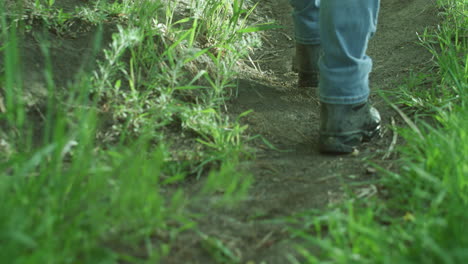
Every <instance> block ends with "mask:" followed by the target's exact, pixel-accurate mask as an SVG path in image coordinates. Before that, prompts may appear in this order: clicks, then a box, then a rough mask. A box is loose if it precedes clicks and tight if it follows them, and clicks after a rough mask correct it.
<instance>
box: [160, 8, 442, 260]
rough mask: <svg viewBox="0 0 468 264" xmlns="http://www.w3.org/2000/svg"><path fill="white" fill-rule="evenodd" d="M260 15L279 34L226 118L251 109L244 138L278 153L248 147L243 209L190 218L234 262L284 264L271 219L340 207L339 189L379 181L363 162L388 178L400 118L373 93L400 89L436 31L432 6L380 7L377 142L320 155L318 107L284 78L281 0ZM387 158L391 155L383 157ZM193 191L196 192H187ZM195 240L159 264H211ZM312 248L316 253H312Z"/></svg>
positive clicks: (289, 50)
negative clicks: (252, 152) (251, 154)
mask: <svg viewBox="0 0 468 264" xmlns="http://www.w3.org/2000/svg"><path fill="white" fill-rule="evenodd" d="M258 9H259V11H258V12H260V13H261V14H262V15H264V16H268V17H269V18H271V19H274V20H276V21H277V22H278V23H279V24H281V25H282V26H284V28H283V29H282V30H277V31H270V32H267V33H266V34H265V36H264V38H263V39H264V46H263V48H262V49H261V50H258V51H257V52H256V53H255V55H254V56H253V57H252V61H251V64H250V65H251V66H252V69H250V70H246V71H245V72H244V73H243V74H242V76H243V77H242V78H241V79H239V80H238V89H239V91H238V97H237V98H235V99H234V100H233V101H232V102H231V104H230V106H229V109H230V110H229V111H230V114H231V115H233V116H237V115H238V114H240V113H243V112H245V111H247V110H250V109H252V110H254V112H253V113H251V114H250V115H248V116H247V117H246V118H245V119H244V120H245V122H246V123H247V124H248V125H249V127H250V131H249V132H250V134H251V135H258V134H260V135H263V136H264V137H265V138H266V139H267V140H268V141H270V142H271V143H273V144H274V145H275V146H276V147H277V148H279V149H281V150H284V151H276V150H271V149H268V148H266V147H264V145H263V146H262V143H259V144H258V145H256V147H257V151H258V152H257V159H256V160H255V161H254V162H253V163H251V164H246V166H249V168H250V171H251V172H252V173H253V174H254V176H255V184H254V186H253V187H252V189H251V191H250V194H249V196H248V198H247V199H246V201H244V202H243V203H241V204H240V205H239V206H238V207H236V208H235V209H216V208H212V207H210V206H206V205H204V207H203V208H196V209H195V211H197V212H199V213H202V214H204V215H206V217H205V218H204V219H203V220H202V221H201V223H200V224H199V229H200V231H202V232H204V233H205V234H207V235H209V236H211V237H214V238H217V239H219V240H220V241H222V242H223V244H224V245H225V246H226V247H228V248H229V249H230V250H231V251H232V252H233V253H234V254H236V255H238V256H239V257H240V258H241V259H242V262H241V263H247V262H248V261H252V262H251V263H268V264H284V263H288V260H287V256H288V255H289V254H292V255H295V254H296V253H295V251H294V249H293V246H294V243H300V242H299V241H297V240H295V241H293V240H292V239H290V236H289V235H288V234H287V233H286V232H285V227H284V225H281V224H272V220H275V219H278V218H282V217H285V216H289V215H292V214H294V213H299V212H301V211H306V210H309V209H324V208H326V207H327V206H328V205H330V204H333V203H336V202H339V201H340V200H341V199H342V198H343V195H344V190H343V188H346V185H347V183H356V182H363V181H368V180H372V179H375V178H378V177H380V175H379V174H378V173H377V172H376V171H375V170H373V169H371V168H370V166H369V165H368V164H369V163H368V162H369V161H370V162H374V163H377V164H379V165H380V166H382V167H384V168H387V169H391V170H392V169H394V170H396V158H397V157H396V156H395V155H396V154H395V153H388V149H389V146H390V145H391V142H392V139H393V131H392V130H391V129H390V127H391V126H390V124H391V123H392V121H391V120H392V119H393V120H395V122H396V124H402V125H403V122H402V121H400V120H401V118H400V117H399V116H398V114H397V113H395V112H394V111H393V110H392V109H391V108H390V107H389V106H388V105H387V104H386V103H385V102H384V101H383V100H382V99H381V98H380V97H379V96H378V95H376V94H377V91H378V90H387V91H389V90H395V89H397V87H398V85H402V84H404V80H405V78H407V77H408V76H409V71H410V70H411V69H413V70H414V69H417V68H419V67H420V66H421V65H424V64H426V63H428V62H429V61H430V60H431V55H430V54H429V53H428V52H427V51H426V50H425V49H424V48H423V47H421V46H420V45H418V44H417V42H418V37H417V32H418V33H422V32H423V31H424V28H425V27H428V26H432V25H435V24H436V23H437V10H436V7H435V3H434V1H428V0H382V6H381V13H380V17H379V26H378V31H377V34H376V36H375V37H374V39H373V40H372V42H371V43H370V47H369V55H370V56H371V57H372V58H373V60H374V70H373V73H372V75H371V84H372V90H373V95H372V96H371V97H372V100H373V102H374V105H375V106H376V107H377V108H378V109H379V110H380V112H381V115H382V118H383V123H384V125H385V128H384V134H383V137H382V138H380V139H378V140H374V141H373V142H371V143H367V144H365V145H364V146H363V147H362V148H361V149H360V152H359V153H358V154H357V155H348V156H339V157H335V156H326V155H321V154H319V153H318V151H317V143H318V142H317V139H318V121H319V104H318V101H317V97H316V95H315V91H314V90H309V91H306V92H305V93H306V95H304V91H301V90H299V89H298V88H297V87H296V81H297V75H296V74H295V73H293V72H292V70H291V69H292V54H293V51H294V40H293V33H292V32H293V25H292V21H291V19H290V13H291V9H290V6H289V1H288V0H263V1H261V2H260V4H259V6H258ZM389 154H390V155H389ZM195 188H197V187H196V186H195ZM378 191H379V190H378V188H377V187H375V186H372V185H363V186H360V187H357V188H354V189H353V192H355V193H357V194H361V195H362V196H363V197H364V198H365V197H366V196H368V195H376V194H377V193H376V192H378ZM202 245H203V243H202V239H201V238H200V237H198V236H196V235H193V234H185V235H183V236H182V238H181V239H180V240H179V243H177V244H176V245H175V248H174V250H173V251H172V253H171V255H170V256H169V257H168V258H167V259H166V260H165V261H164V262H163V263H193V264H195V263H200V264H202V263H203V264H208V263H219V262H216V261H215V260H214V259H213V258H212V257H210V255H209V254H208V252H207V250H206V249H204V248H203V246H202ZM312 250H314V249H312Z"/></svg>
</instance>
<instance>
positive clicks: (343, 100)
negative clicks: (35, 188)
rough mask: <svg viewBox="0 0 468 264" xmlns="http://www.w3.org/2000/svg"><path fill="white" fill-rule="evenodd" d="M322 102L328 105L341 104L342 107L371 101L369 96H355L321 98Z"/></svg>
mask: <svg viewBox="0 0 468 264" xmlns="http://www.w3.org/2000/svg"><path fill="white" fill-rule="evenodd" d="M319 99H320V102H322V103H326V104H341V105H350V104H361V103H365V102H367V100H368V99H369V94H366V95H362V96H353V97H342V96H320V97H319Z"/></svg>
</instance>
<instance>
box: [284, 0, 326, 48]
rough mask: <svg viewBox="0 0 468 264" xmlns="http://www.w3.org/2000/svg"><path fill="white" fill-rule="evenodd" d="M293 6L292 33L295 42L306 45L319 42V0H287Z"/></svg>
mask: <svg viewBox="0 0 468 264" xmlns="http://www.w3.org/2000/svg"><path fill="white" fill-rule="evenodd" d="M289 2H291V5H292V6H293V8H294V11H293V14H292V17H293V21H294V31H295V32H294V34H295V37H296V42H297V43H299V44H306V45H318V44H320V33H319V31H320V29H319V6H320V0H289Z"/></svg>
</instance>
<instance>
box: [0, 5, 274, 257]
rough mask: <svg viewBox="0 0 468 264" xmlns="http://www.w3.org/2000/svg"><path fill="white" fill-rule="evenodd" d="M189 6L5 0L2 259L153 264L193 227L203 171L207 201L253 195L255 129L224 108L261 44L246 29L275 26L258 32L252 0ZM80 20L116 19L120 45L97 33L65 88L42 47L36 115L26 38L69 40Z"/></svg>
mask: <svg viewBox="0 0 468 264" xmlns="http://www.w3.org/2000/svg"><path fill="white" fill-rule="evenodd" d="M186 2H187V3H189V4H190V8H188V9H187V10H188V11H187V13H183V14H180V13H178V12H176V10H179V9H180V6H181V5H182V3H181V2H179V1H151V0H144V1H133V0H124V1H96V2H95V3H91V4H90V5H87V6H81V7H78V8H76V9H75V10H74V11H66V12H65V11H63V10H61V9H58V8H57V7H56V5H57V2H54V1H25V2H24V3H23V2H22V3H23V4H22V5H21V6H20V5H19V4H17V3H16V2H12V1H7V2H5V0H4V1H0V23H1V30H2V32H1V38H0V45H1V46H0V51H1V52H2V56H1V58H2V59H3V63H2V64H0V65H1V68H0V73H1V77H0V86H1V87H0V88H1V91H2V93H1V94H2V96H3V98H1V99H3V102H2V103H4V105H5V110H6V111H5V112H2V113H1V115H0V132H1V133H0V136H1V144H0V145H1V153H0V161H1V162H0V167H1V172H0V200H1V201H2V202H1V204H2V210H1V211H0V248H1V250H0V263H93V264H94V263H122V262H123V261H125V262H128V263H157V262H158V259H159V258H160V257H161V256H164V255H166V254H169V252H170V246H171V242H172V241H173V239H174V238H175V237H176V236H177V234H178V233H179V232H181V231H183V230H186V229H190V228H194V226H195V225H196V222H195V221H194V219H193V216H191V215H189V214H188V212H187V211H186V210H185V209H184V208H185V206H186V205H187V203H188V201H190V202H196V201H197V199H198V198H197V196H195V197H190V199H188V197H186V195H185V194H184V193H183V192H182V191H181V190H178V189H177V185H176V184H177V183H179V182H181V181H182V180H183V179H185V178H186V177H193V176H195V175H197V176H199V177H200V176H202V175H204V177H205V178H206V182H207V183H206V185H205V186H204V187H203V188H202V189H201V190H200V195H208V194H210V193H212V192H215V191H216V192H219V191H223V193H224V196H223V197H222V198H221V199H220V202H224V203H232V202H234V201H236V200H238V199H241V198H242V197H243V195H244V194H245V192H246V191H247V190H248V188H249V185H250V183H251V178H250V177H249V176H248V174H245V173H244V172H242V171H238V169H237V167H236V165H237V164H238V162H239V160H240V159H242V158H249V157H251V154H250V152H249V151H248V150H247V149H246V148H245V146H244V141H245V140H246V139H248V138H246V136H245V135H244V131H245V129H246V127H245V126H241V125H240V123H239V120H238V119H236V120H230V119H229V118H228V117H227V115H225V114H224V113H223V111H222V109H223V108H224V104H225V100H226V98H228V97H229V96H230V95H231V94H232V93H233V89H235V87H234V86H233V85H232V83H231V80H232V78H233V77H235V72H236V65H237V62H238V61H239V60H240V59H241V58H242V57H243V56H245V55H247V53H248V51H249V49H248V47H251V46H253V45H257V44H259V42H258V40H257V37H256V36H255V33H253V34H251V33H252V32H255V31H258V30H262V29H267V28H269V27H271V26H270V25H254V26H249V25H248V22H247V18H248V16H249V15H250V13H251V12H252V10H253V7H254V6H253V5H251V4H248V3H244V1H227V0H223V1H209V0H208V1H186ZM248 6H249V7H248ZM5 7H6V8H5ZM74 23H85V24H86V25H88V24H89V25H94V26H96V27H97V28H99V27H102V26H103V25H111V26H113V28H114V34H113V37H112V41H111V42H110V43H103V38H102V35H101V33H102V32H101V33H99V32H100V31H99V30H97V32H98V33H97V35H96V36H97V37H96V41H95V43H93V47H94V51H93V54H95V55H96V56H99V58H100V59H99V60H98V61H97V66H96V68H95V71H93V72H85V73H81V74H80V75H78V76H77V78H76V80H75V82H74V83H73V84H72V85H70V86H69V87H66V89H65V90H64V89H63V88H64V87H57V86H56V85H55V83H54V78H53V74H54V72H53V71H52V62H51V61H50V54H49V52H50V51H49V49H48V44H47V42H46V41H44V42H43V43H41V47H42V54H38V56H44V57H45V58H46V62H47V63H46V67H45V70H44V74H45V79H46V82H47V83H46V86H47V96H46V98H45V99H44V104H43V105H39V106H38V107H37V108H36V109H31V108H30V107H29V106H28V105H27V103H26V102H25V99H24V97H23V94H24V92H25V90H24V89H23V83H22V76H21V74H22V73H21V71H20V66H21V62H20V60H19V53H20V50H19V47H20V46H21V45H20V43H21V39H22V36H23V35H24V34H32V33H34V34H36V33H37V34H39V33H40V32H38V31H43V30H48V31H49V32H52V33H53V34H57V35H60V36H65V37H66V36H69V34H71V33H73V32H70V31H71V29H72V25H73V24H74ZM245 114H247V113H245ZM245 114H243V115H245ZM243 115H241V116H240V117H239V118H241V117H242V116H243ZM38 120H39V121H38ZM180 138H185V141H184V143H181V142H180V141H179V140H180ZM184 144H186V145H184ZM162 189H165V190H166V191H165V192H162V191H161V190H162ZM167 190H170V191H171V193H173V194H172V195H168V194H167V193H168V192H167ZM163 193H165V194H163Z"/></svg>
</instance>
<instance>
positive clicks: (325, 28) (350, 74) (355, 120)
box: [319, 0, 380, 153]
mask: <svg viewBox="0 0 468 264" xmlns="http://www.w3.org/2000/svg"><path fill="white" fill-rule="evenodd" d="M379 4H380V1H379V0H322V3H321V7H320V8H321V11H320V36H321V41H322V48H323V51H324V52H323V54H324V55H323V57H322V58H321V60H320V87H319V99H320V101H321V105H322V106H321V116H320V118H321V123H320V139H319V149H320V150H321V151H322V152H328V153H330V152H333V153H349V152H352V151H353V150H354V149H355V147H356V146H358V145H359V144H360V143H361V142H362V141H363V140H369V139H370V138H372V137H373V136H374V135H376V134H378V133H379V132H380V115H379V113H378V111H377V110H376V109H375V108H373V107H371V106H370V105H369V104H368V103H367V100H368V97H369V73H370V71H371V69H372V60H371V59H370V58H369V57H368V56H367V55H366V51H367V45H368V41H369V39H370V38H371V37H372V35H373V34H374V33H375V30H376V25H377V16H378V11H379Z"/></svg>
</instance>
